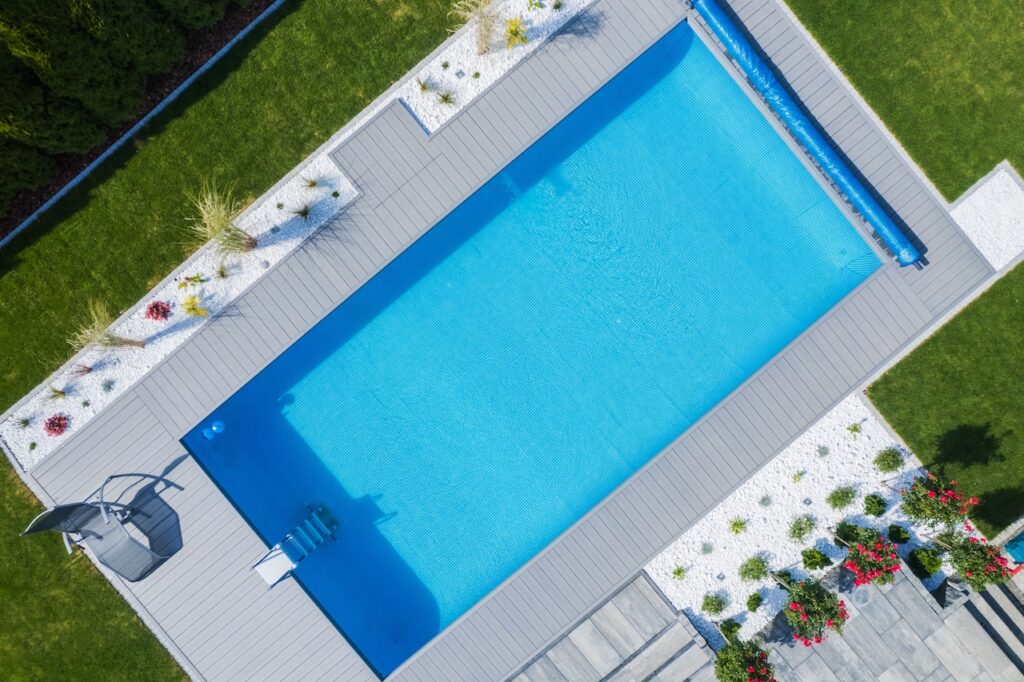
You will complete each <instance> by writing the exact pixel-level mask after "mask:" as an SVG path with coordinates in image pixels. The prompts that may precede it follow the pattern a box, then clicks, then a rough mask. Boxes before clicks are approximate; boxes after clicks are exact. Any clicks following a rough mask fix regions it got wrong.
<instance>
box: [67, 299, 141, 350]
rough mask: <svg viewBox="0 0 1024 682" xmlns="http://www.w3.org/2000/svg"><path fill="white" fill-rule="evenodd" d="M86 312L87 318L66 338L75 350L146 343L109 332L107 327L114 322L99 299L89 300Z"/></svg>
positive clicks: (138, 345) (133, 345) (136, 346)
mask: <svg viewBox="0 0 1024 682" xmlns="http://www.w3.org/2000/svg"><path fill="white" fill-rule="evenodd" d="M88 313H89V319H88V320H87V321H86V322H85V324H83V325H82V327H81V328H80V329H79V330H78V331H77V332H76V333H75V335H74V336H72V337H71V338H70V339H68V343H70V344H71V347H72V348H74V349H75V350H81V349H83V348H85V347H86V346H91V345H96V346H103V347H105V348H117V347H121V346H131V347H133V348H142V347H144V346H145V345H146V342H145V341H136V340H134V339H128V338H125V337H123V336H118V335H117V334H114V333H113V332H111V331H110V329H109V327H110V325H111V324H113V323H114V320H113V318H112V317H111V316H110V313H109V312H108V311H107V307H106V306H105V305H103V304H102V303H100V302H99V301H89V304H88Z"/></svg>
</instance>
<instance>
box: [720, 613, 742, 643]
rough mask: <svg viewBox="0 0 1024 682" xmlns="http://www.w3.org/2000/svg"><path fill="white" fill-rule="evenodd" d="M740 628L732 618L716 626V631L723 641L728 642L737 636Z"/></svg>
mask: <svg viewBox="0 0 1024 682" xmlns="http://www.w3.org/2000/svg"><path fill="white" fill-rule="evenodd" d="M740 627H741V625H740V624H739V623H737V622H736V621H734V620H733V619H732V618H726V619H725V620H723V621H722V622H721V623H720V624H719V625H718V631H719V632H721V633H722V637H725V641H727V642H730V641H732V640H733V639H735V638H736V635H737V634H739V631H740Z"/></svg>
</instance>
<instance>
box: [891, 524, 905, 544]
mask: <svg viewBox="0 0 1024 682" xmlns="http://www.w3.org/2000/svg"><path fill="white" fill-rule="evenodd" d="M888 535H889V542H895V543H896V544H897V545H905V544H907V543H908V542H910V533H908V532H907V529H906V528H904V527H903V526H900V525H897V524H895V523H894V524H892V525H891V526H889V532H888Z"/></svg>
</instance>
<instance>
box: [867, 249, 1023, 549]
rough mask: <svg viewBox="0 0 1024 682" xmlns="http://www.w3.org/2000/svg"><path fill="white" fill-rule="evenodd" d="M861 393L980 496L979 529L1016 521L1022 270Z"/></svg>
mask: <svg viewBox="0 0 1024 682" xmlns="http://www.w3.org/2000/svg"><path fill="white" fill-rule="evenodd" d="M868 395H869V397H870V398H871V400H872V402H874V403H875V405H876V406H877V407H878V409H879V410H880V411H881V413H882V414H883V415H884V416H885V418H886V419H887V420H888V421H889V423H890V424H891V425H892V426H893V428H894V429H896V431H897V432H898V433H899V434H900V435H901V436H902V437H903V438H904V439H905V440H906V441H907V444H908V445H909V446H910V447H911V449H912V450H913V451H914V452H916V453H917V455H918V456H919V457H920V458H921V459H922V460H923V461H924V463H925V464H926V465H927V466H928V467H930V468H932V469H933V470H936V471H940V472H942V474H943V475H945V476H947V477H949V478H953V479H956V480H957V482H958V483H960V484H961V487H962V488H963V490H964V491H965V492H968V493H970V494H976V495H978V496H979V497H980V498H981V504H980V505H979V506H978V508H977V509H976V510H975V513H974V520H975V522H976V524H977V526H978V528H980V529H981V531H982V532H984V533H985V534H986V535H988V536H989V537H992V536H994V535H996V534H997V533H998V532H999V531H1001V530H1002V529H1003V528H1005V527H1006V526H1007V525H1008V524H1010V523H1011V522H1013V521H1014V520H1015V519H1017V518H1019V517H1020V516H1021V515H1024V409H1022V408H1021V406H1022V405H1024V265H1021V266H1017V267H1016V268H1015V269H1014V270H1012V271H1011V272H1010V273H1009V274H1007V275H1006V276H1005V277H1004V278H1003V279H1001V280H1000V281H999V282H997V283H996V284H995V285H994V286H993V287H992V288H991V289H990V290H989V291H987V292H986V293H985V294H983V295H982V296H981V297H980V298H979V299H978V300H976V301H975V302H974V303H972V304H971V305H969V306H968V307H967V308H966V309H965V310H964V311H963V312H961V313H960V314H959V315H957V316H956V317H955V318H953V319H952V320H951V321H950V322H949V323H947V324H946V325H945V326H943V327H942V328H941V329H940V330H939V331H938V332H937V333H936V334H935V335H934V336H932V337H931V338H929V339H928V340H927V341H925V342H924V343H923V344H922V345H921V346H920V347H918V348H917V349H916V350H914V352H913V353H911V354H910V355H909V356H908V357H907V358H906V359H904V360H903V361H902V362H900V363H899V364H898V365H896V366H895V367H893V368H892V369H891V370H889V371H888V372H886V374H885V375H883V376H882V377H881V378H880V379H879V380H878V381H877V382H875V383H874V384H873V385H872V386H871V387H870V388H869V389H868Z"/></svg>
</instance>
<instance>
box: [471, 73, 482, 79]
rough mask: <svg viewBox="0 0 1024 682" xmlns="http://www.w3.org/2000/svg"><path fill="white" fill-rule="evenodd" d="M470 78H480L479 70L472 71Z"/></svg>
mask: <svg viewBox="0 0 1024 682" xmlns="http://www.w3.org/2000/svg"><path fill="white" fill-rule="evenodd" d="M470 78H472V79H473V80H477V79H478V78H480V72H479V71H474V72H473V75H472V76H470Z"/></svg>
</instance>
